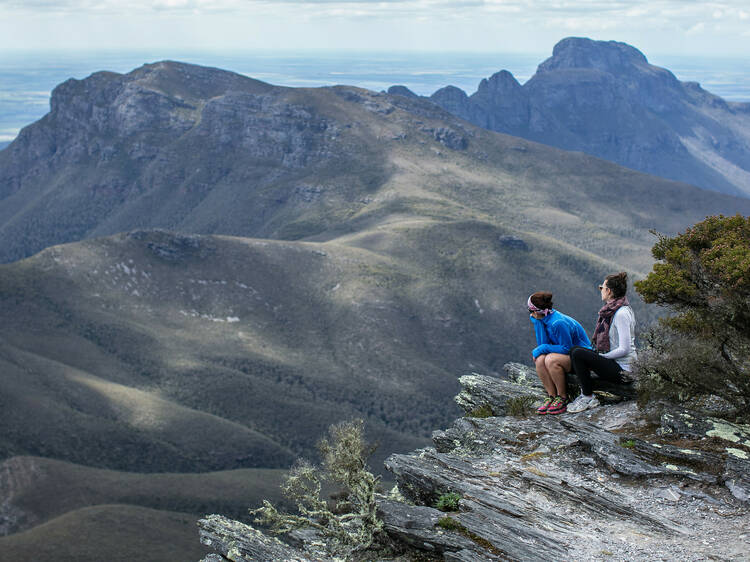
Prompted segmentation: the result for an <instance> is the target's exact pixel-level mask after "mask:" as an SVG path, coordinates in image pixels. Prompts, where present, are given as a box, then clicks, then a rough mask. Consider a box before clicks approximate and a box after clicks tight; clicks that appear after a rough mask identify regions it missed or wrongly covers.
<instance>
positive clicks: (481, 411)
mask: <svg viewBox="0 0 750 562" xmlns="http://www.w3.org/2000/svg"><path fill="white" fill-rule="evenodd" d="M494 415H495V413H494V412H493V411H492V407H490V405H489V404H487V403H486V402H485V403H484V404H482V405H481V406H478V407H476V408H474V409H473V410H472V411H471V412H469V413H468V414H466V417H467V418H491V417H492V416H494Z"/></svg>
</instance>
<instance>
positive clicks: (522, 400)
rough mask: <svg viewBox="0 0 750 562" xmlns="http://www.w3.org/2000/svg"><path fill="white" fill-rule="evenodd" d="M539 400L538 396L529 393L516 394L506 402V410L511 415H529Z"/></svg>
mask: <svg viewBox="0 0 750 562" xmlns="http://www.w3.org/2000/svg"><path fill="white" fill-rule="evenodd" d="M538 401H539V399H538V398H537V397H536V396H531V395H529V394H526V395H524V396H516V397H515V398H511V399H510V400H508V401H507V402H506V403H505V411H506V412H507V413H508V415H511V416H528V415H529V414H531V413H532V412H533V410H534V406H535V405H536V403H537V402H538Z"/></svg>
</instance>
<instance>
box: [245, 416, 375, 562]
mask: <svg viewBox="0 0 750 562" xmlns="http://www.w3.org/2000/svg"><path fill="white" fill-rule="evenodd" d="M362 428H363V422H362V420H354V421H351V422H343V423H339V424H336V425H332V426H331V427H330V428H329V430H328V432H329V437H328V438H324V439H321V441H320V442H319V443H318V449H319V450H320V453H321V455H322V456H323V464H322V467H316V466H313V465H312V464H310V463H309V462H307V461H302V460H301V461H298V462H297V464H295V466H293V467H292V469H291V471H290V472H289V476H288V477H287V479H286V482H285V483H284V484H283V485H282V491H283V493H284V496H285V497H286V498H287V499H289V500H291V501H292V502H294V503H295V504H296V506H297V510H298V512H299V515H295V514H289V513H282V512H279V511H278V510H277V509H276V508H275V507H274V506H273V505H272V504H271V503H270V502H268V501H264V502H263V507H261V508H259V509H254V510H251V511H250V514H251V515H257V516H258V517H257V518H256V519H255V522H256V523H260V524H264V525H270V530H271V532H273V533H275V534H283V533H288V532H289V531H292V530H294V529H299V528H305V527H306V528H312V529H315V530H317V531H318V532H319V533H320V534H321V535H322V537H323V538H324V539H325V541H326V544H325V546H326V550H327V551H328V552H329V554H331V555H333V556H344V557H345V558H349V557H350V556H352V554H353V553H355V552H360V551H362V550H365V549H368V548H369V547H371V546H372V545H373V542H374V540H375V538H376V537H377V535H378V534H379V533H380V532H381V530H382V528H383V524H382V522H381V521H380V519H378V517H377V513H376V510H377V506H376V504H375V492H376V488H377V485H378V481H379V480H380V477H376V476H374V475H373V474H372V473H371V472H369V471H368V470H367V459H368V458H369V456H370V455H371V454H372V453H373V452H374V447H370V446H368V445H366V444H365V442H364V438H363V429H362ZM323 480H327V481H328V482H330V483H332V484H334V485H337V486H339V487H341V488H342V491H341V493H339V494H337V495H336V498H337V500H336V503H335V505H334V506H332V507H331V506H329V504H328V502H326V500H324V499H322V498H321V496H320V492H321V487H322V481H323Z"/></svg>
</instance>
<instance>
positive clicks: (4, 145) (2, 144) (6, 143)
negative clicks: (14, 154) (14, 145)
mask: <svg viewBox="0 0 750 562" xmlns="http://www.w3.org/2000/svg"><path fill="white" fill-rule="evenodd" d="M9 144H10V141H0V150H2V149H3V148H5V147H6V146H8V145H9Z"/></svg>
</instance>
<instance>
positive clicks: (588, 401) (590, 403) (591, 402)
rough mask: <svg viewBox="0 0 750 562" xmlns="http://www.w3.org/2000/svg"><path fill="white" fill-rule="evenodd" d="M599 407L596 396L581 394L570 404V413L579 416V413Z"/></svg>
mask: <svg viewBox="0 0 750 562" xmlns="http://www.w3.org/2000/svg"><path fill="white" fill-rule="evenodd" d="M598 405H599V400H597V398H596V396H593V395H592V396H584V395H583V394H580V395H579V396H578V398H576V399H575V400H573V401H572V402H571V403H570V404H568V412H569V413H571V414H577V413H578V412H583V411H584V410H588V409H590V408H596V407H597V406H598Z"/></svg>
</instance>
